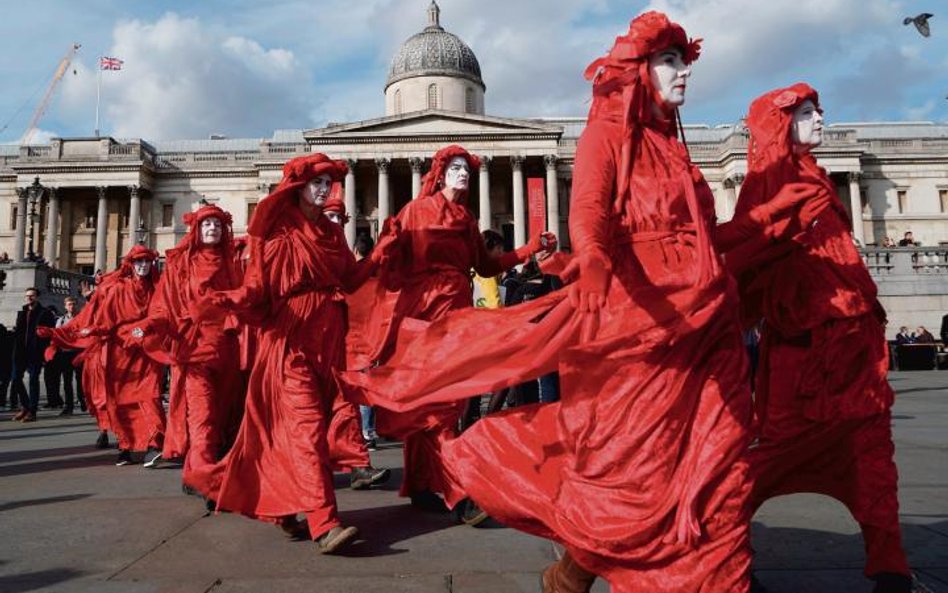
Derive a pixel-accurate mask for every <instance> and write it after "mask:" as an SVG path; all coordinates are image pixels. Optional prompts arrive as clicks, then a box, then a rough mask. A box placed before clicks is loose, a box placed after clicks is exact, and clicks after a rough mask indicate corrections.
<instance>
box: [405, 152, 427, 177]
mask: <svg viewBox="0 0 948 593" xmlns="http://www.w3.org/2000/svg"><path fill="white" fill-rule="evenodd" d="M408 164H409V166H411V172H412V173H421V168H422V167H424V166H425V159H423V158H421V157H417V156H413V157H411V158H409V159H408Z"/></svg>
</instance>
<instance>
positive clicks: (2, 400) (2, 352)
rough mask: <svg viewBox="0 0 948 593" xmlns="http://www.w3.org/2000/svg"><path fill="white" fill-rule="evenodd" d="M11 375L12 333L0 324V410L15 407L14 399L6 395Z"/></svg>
mask: <svg viewBox="0 0 948 593" xmlns="http://www.w3.org/2000/svg"><path fill="white" fill-rule="evenodd" d="M12 374H13V332H11V331H10V330H8V329H7V326H5V325H3V324H0V408H6V407H7V405H8V404H9V409H10V410H13V408H15V407H16V398H15V397H14V396H13V395H12V394H10V399H9V401H8V400H7V393H8V392H9V391H10V375H12Z"/></svg>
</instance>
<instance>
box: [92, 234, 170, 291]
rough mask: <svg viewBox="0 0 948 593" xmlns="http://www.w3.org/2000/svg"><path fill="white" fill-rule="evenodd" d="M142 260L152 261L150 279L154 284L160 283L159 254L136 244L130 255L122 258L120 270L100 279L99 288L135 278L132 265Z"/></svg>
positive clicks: (127, 254)
mask: <svg viewBox="0 0 948 593" xmlns="http://www.w3.org/2000/svg"><path fill="white" fill-rule="evenodd" d="M141 260H149V261H151V264H152V265H151V271H150V272H149V273H148V277H149V278H150V279H151V281H152V282H158V266H157V265H155V263H156V262H157V261H158V252H157V251H155V250H154V249H149V248H147V247H145V246H144V245H141V244H136V245H134V246H132V248H131V249H129V250H128V253H126V254H125V256H124V257H123V258H122V263H121V264H119V267H118V268H116V269H115V270H112V271H111V272H109V273H108V274H104V275H103V276H102V277H100V278H99V281H98V286H99V287H103V286H106V285H107V284H109V283H111V282H115V281H116V280H120V279H122V278H131V277H134V276H135V270H134V268H132V263H133V262H136V261H141Z"/></svg>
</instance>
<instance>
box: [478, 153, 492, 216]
mask: <svg viewBox="0 0 948 593" xmlns="http://www.w3.org/2000/svg"><path fill="white" fill-rule="evenodd" d="M490 161H491V157H489V156H486V155H481V170H480V173H479V175H480V178H479V180H478V186H479V195H478V198H479V200H478V204H477V207H478V211H479V212H480V214H481V216H480V224H479V226H480V227H481V230H482V231H486V230H487V229H489V228H491V218H492V217H491V211H490Z"/></svg>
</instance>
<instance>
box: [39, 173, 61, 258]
mask: <svg viewBox="0 0 948 593" xmlns="http://www.w3.org/2000/svg"><path fill="white" fill-rule="evenodd" d="M46 191H48V192H49V211H48V212H47V216H46V242H45V243H44V244H43V257H44V258H45V259H46V261H48V262H49V265H50V266H52V267H54V268H55V267H56V253H57V245H56V240H57V239H58V238H59V193H58V192H57V191H56V188H55V187H49V188H46Z"/></svg>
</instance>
